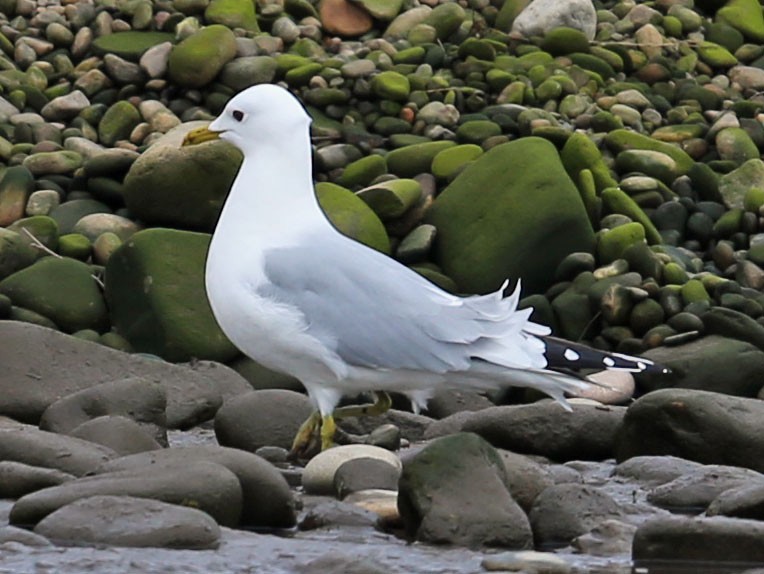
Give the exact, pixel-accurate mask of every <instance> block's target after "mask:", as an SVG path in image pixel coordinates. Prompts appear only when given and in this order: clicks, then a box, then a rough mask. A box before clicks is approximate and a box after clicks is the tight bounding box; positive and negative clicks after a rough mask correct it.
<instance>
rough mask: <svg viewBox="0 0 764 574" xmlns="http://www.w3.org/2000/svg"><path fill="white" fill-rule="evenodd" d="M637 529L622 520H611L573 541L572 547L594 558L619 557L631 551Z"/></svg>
mask: <svg viewBox="0 0 764 574" xmlns="http://www.w3.org/2000/svg"><path fill="white" fill-rule="evenodd" d="M636 531H637V527H636V526H635V525H633V524H629V523H627V522H623V521H621V520H615V519H609V520H605V521H604V522H602V524H598V525H597V526H595V527H594V528H593V529H592V530H591V531H589V532H587V533H586V534H582V535H581V536H577V537H576V538H574V539H573V542H572V546H573V548H575V549H576V550H578V551H579V552H581V553H584V554H589V555H592V556H618V555H623V554H628V553H629V552H630V551H631V545H632V541H633V540H634V533H635V532H636Z"/></svg>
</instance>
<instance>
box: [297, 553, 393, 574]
mask: <svg viewBox="0 0 764 574" xmlns="http://www.w3.org/2000/svg"><path fill="white" fill-rule="evenodd" d="M297 572H299V573H300V574H313V573H314V572H323V573H324V574H389V572H390V571H389V570H388V568H387V567H385V566H380V565H379V563H378V562H377V560H376V559H374V558H366V557H360V558H359V557H358V556H348V555H346V554H341V553H338V552H336V551H332V552H329V553H327V554H325V555H323V556H320V557H318V558H314V559H313V560H309V561H308V562H305V563H304V564H302V565H301V566H299V567H298V569H297Z"/></svg>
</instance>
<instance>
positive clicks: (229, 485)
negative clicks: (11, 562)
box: [10, 461, 242, 527]
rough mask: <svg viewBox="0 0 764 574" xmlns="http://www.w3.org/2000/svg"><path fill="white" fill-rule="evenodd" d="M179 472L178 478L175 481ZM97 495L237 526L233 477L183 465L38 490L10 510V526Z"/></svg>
mask: <svg viewBox="0 0 764 574" xmlns="http://www.w3.org/2000/svg"><path fill="white" fill-rule="evenodd" d="M179 472H182V475H183V477H184V478H183V480H180V481H179V480H178V476H179V475H178V473H179ZM98 495H112V496H134V497H137V498H149V499H153V500H160V501H163V502H168V503H171V504H180V505H187V506H188V505H193V506H194V507H196V508H198V509H200V510H203V511H204V512H206V513H207V514H209V515H210V516H212V517H213V518H214V519H215V520H216V521H217V522H218V523H219V524H220V525H221V526H230V527H234V526H238V524H239V519H240V515H241V503H242V494H241V486H240V485H239V480H238V479H237V478H236V475H235V474H234V473H232V472H231V471H230V470H228V469H227V468H225V467H223V466H221V465H218V464H214V463H211V462H206V461H192V462H189V461H185V463H184V465H183V466H182V468H181V467H178V466H176V467H174V468H173V467H168V466H158V467H145V468H141V469H138V470H127V471H119V472H110V473H105V474H99V475H96V476H89V477H85V478H80V479H77V480H73V481H70V482H67V483H65V484H62V485H60V486H54V487H51V488H46V489H44V490H38V491H37V492H33V493H31V494H27V495H26V496H23V497H22V498H20V499H19V500H18V501H17V502H16V504H14V505H13V508H12V509H11V515H10V522H11V524H14V525H24V526H31V525H35V524H37V523H38V522H40V521H41V520H42V519H43V518H45V517H46V516H48V515H50V514H51V513H52V512H55V511H56V510H58V509H59V508H61V507H63V506H66V505H68V504H71V503H72V502H74V501H76V500H80V499H85V498H89V497H92V496H98Z"/></svg>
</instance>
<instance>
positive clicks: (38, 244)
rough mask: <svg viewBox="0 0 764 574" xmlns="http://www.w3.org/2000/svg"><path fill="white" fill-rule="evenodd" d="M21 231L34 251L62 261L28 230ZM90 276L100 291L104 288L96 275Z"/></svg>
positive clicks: (57, 254) (24, 228)
mask: <svg viewBox="0 0 764 574" xmlns="http://www.w3.org/2000/svg"><path fill="white" fill-rule="evenodd" d="M21 231H22V232H23V233H24V234H25V235H26V236H27V237H29V239H30V240H31V242H32V247H34V248H35V249H39V250H40V251H44V252H45V253H47V254H48V255H52V256H53V257H55V258H56V259H64V257H63V255H61V254H60V253H56V252H55V251H53V250H52V249H51V248H50V247H48V246H47V245H45V244H44V243H43V242H42V241H40V240H39V239H38V238H37V237H35V234H34V233H32V232H31V231H29V229H27V228H26V227H22V228H21ZM90 276H91V277H92V278H93V281H95V282H96V283H97V284H98V286H99V287H100V288H101V289H104V288H105V285H104V283H103V281H102V280H101V278H100V277H98V276H97V275H94V274H93V273H91V274H90Z"/></svg>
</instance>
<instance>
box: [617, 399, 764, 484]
mask: <svg viewBox="0 0 764 574" xmlns="http://www.w3.org/2000/svg"><path fill="white" fill-rule="evenodd" d="M762 416H764V405H762V403H761V401H759V400H757V399H744V398H739V397H731V396H727V395H722V394H718V393H709V392H706V391H695V390H688V389H664V390H659V391H654V392H652V393H649V394H647V395H645V396H643V397H642V398H640V399H638V400H637V401H636V402H635V403H634V404H633V405H631V406H630V407H629V409H628V410H627V412H626V416H625V417H624V419H623V425H622V426H621V429H620V430H619V433H618V439H617V441H616V459H617V460H618V461H619V462H620V461H624V460H626V459H628V458H631V457H633V456H642V455H671V456H677V457H681V458H685V459H689V460H694V461H697V462H701V463H704V464H724V465H730V466H740V467H744V468H751V469H753V470H756V471H758V472H761V471H763V470H764V464H762V461H763V460H764V440H762V438H761V435H760V433H758V432H756V430H755V429H757V428H758V424H759V422H758V421H760V420H761V417H762ZM688 430H690V431H691V432H688Z"/></svg>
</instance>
